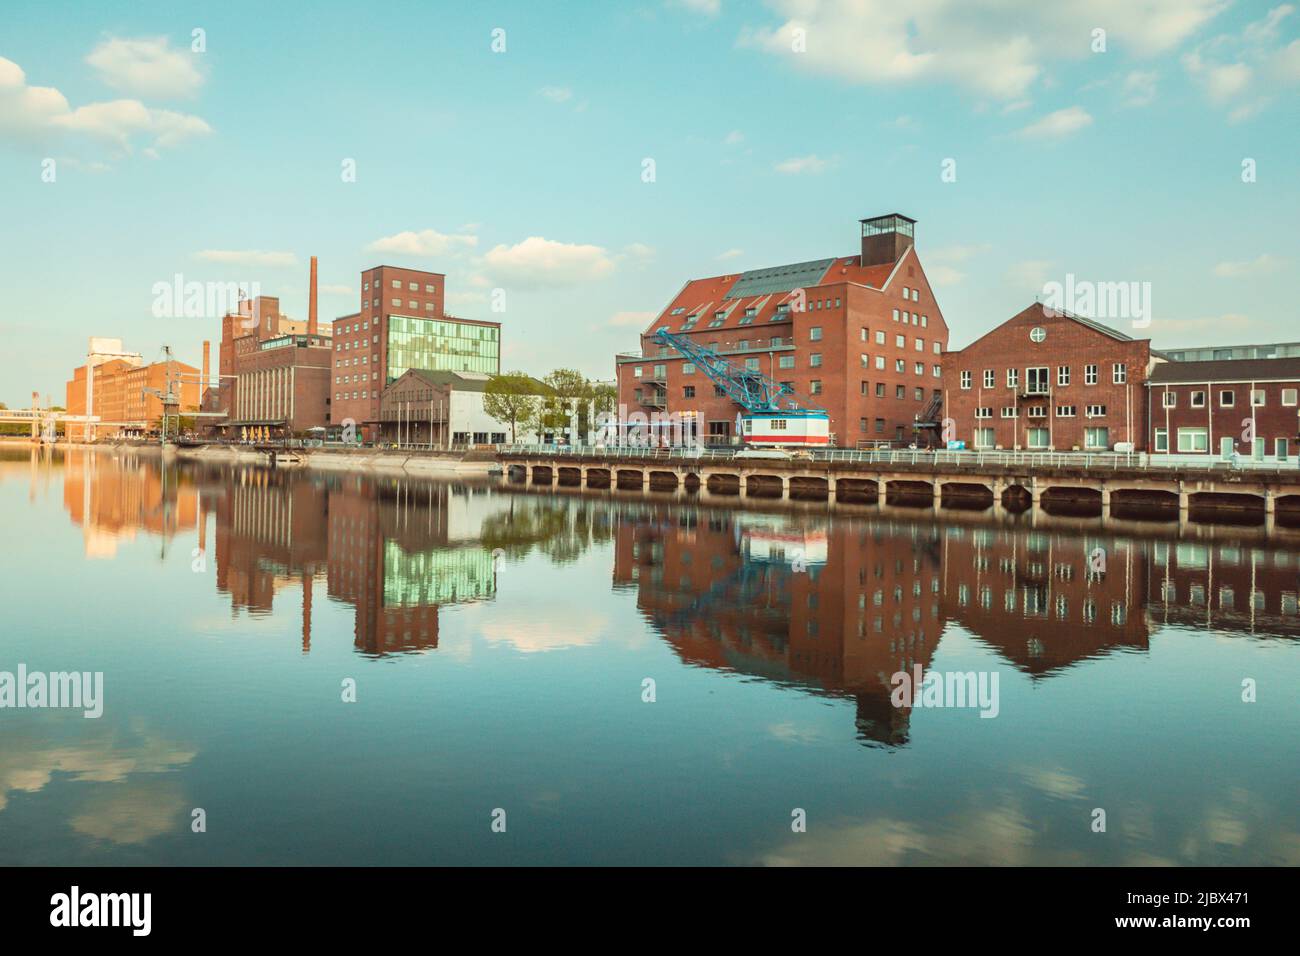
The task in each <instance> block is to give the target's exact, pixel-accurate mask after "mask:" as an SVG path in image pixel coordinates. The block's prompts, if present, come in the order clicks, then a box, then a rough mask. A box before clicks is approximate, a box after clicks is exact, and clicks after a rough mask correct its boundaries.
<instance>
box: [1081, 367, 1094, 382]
mask: <svg viewBox="0 0 1300 956" xmlns="http://www.w3.org/2000/svg"><path fill="white" fill-rule="evenodd" d="M1083 384H1084V385H1096V384H1097V366H1095V365H1085V366H1084V367H1083Z"/></svg>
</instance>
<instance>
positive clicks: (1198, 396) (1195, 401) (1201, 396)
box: [1192, 392, 1205, 408]
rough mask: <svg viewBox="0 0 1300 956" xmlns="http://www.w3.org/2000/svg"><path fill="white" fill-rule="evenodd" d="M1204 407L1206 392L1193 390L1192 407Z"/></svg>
mask: <svg viewBox="0 0 1300 956" xmlns="http://www.w3.org/2000/svg"><path fill="white" fill-rule="evenodd" d="M1204 407H1205V393H1204V392H1192V408H1204Z"/></svg>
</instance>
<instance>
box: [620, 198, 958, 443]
mask: <svg viewBox="0 0 1300 956" xmlns="http://www.w3.org/2000/svg"><path fill="white" fill-rule="evenodd" d="M884 218H886V219H893V218H895V217H884ZM897 218H898V219H899V220H900V223H899V226H900V229H899V231H897V232H895V231H892V230H891V231H889V232H886V233H884V234H876V235H873V236H871V237H870V238H868V237H867V236H866V231H867V230H866V223H872V222H879V221H880V220H864V221H863V222H864V238H863V245H862V249H863V253H862V254H860V255H857V256H850V257H844V258H835V259H826V260H817V261H815V262H810V263H798V264H794V265H790V266H782V267H778V268H776V269H767V270H755V271H753V272H746V273H738V274H737V273H733V274H730V275H722V276H715V277H712V278H708V279H695V280H692V281H690V282H688V283H687V284H686V285H685V286H684V287H683V288H682V290H681V291H680V292H678V294H677V295H676V296H675V297H674V298H673V299H672V301H671V302H669V303H668V305H667V306H666V307H665V308H664V309H663V311H662V312H661V313H660V314H659V315H658V316H656V318H655V320H654V321H653V322H652V323H651V324H650V326H649V327H648V328H647V329H646V330H645V331H644V332H643V333H642V335H641V349H640V351H639V352H636V353H631V354H622V355H619V356H617V357H616V360H615V364H616V377H617V387H618V400H619V403H620V404H621V405H623V406H625V407H626V410H627V412H629V413H634V412H639V413H641V414H646V415H649V414H652V413H654V412H660V413H665V412H666V413H670V414H672V413H680V414H683V415H686V416H692V417H694V419H695V420H696V421H697V423H698V429H699V435H700V438H701V439H702V440H704V441H706V442H709V443H719V444H721V443H729V442H731V441H732V439H733V438H734V436H735V435H736V416H737V414H738V413H741V412H742V411H743V410H742V409H741V407H740V406H739V405H737V404H736V403H735V402H733V401H732V400H731V399H730V398H728V397H726V396H725V395H720V394H718V391H719V390H718V389H717V388H716V387H715V385H714V383H713V382H712V380H711V379H709V377H708V376H707V375H705V374H704V373H703V372H701V371H700V370H699V369H696V368H694V366H693V365H692V364H691V363H689V362H688V361H687V360H686V359H685V358H684V357H683V356H682V355H681V354H680V353H678V352H677V351H676V349H672V348H665V347H661V346H659V345H658V344H657V343H655V342H654V335H655V333H656V332H657V331H658V330H659V329H660V328H667V329H668V330H669V331H670V332H673V333H676V334H680V335H683V336H685V337H687V338H689V339H690V340H691V341H693V342H695V343H696V344H698V345H701V346H706V347H708V348H711V349H713V350H714V351H716V352H718V353H719V354H720V355H722V356H723V357H725V358H726V359H728V360H729V361H731V362H733V363H735V364H737V365H745V364H747V363H748V364H749V366H750V367H751V368H754V369H757V370H758V371H760V372H762V373H763V374H765V375H767V376H768V377H769V378H772V379H774V380H776V381H778V382H788V383H789V384H790V385H791V386H792V387H793V389H794V391H795V392H796V393H797V394H798V395H800V396H802V397H803V398H804V399H805V405H811V406H815V407H821V408H824V409H826V411H827V412H828V413H829V416H830V431H831V435H832V436H833V442H834V444H836V445H839V446H841V447H856V446H861V445H868V444H876V443H886V442H887V443H892V444H899V443H910V442H912V441H913V440H915V433H914V428H913V426H914V424H915V422H916V421H917V419H918V418H919V417H921V416H922V415H923V413H924V412H925V411H926V410H927V408H928V407H929V405H930V403H931V401H932V400H933V399H934V398H935V397H936V393H937V392H938V390H939V388H940V384H941V380H940V355H941V353H942V350H943V349H944V348H946V347H947V343H948V327H947V324H946V323H945V322H944V319H943V313H942V312H941V311H940V309H939V304H938V302H937V301H936V299H935V297H934V293H933V291H932V290H931V288H930V283H929V281H928V280H927V279H926V276H925V270H924V268H923V267H922V265H921V262H920V259H919V258H918V256H917V254H916V250H915V248H914V247H913V246H912V235H911V225H910V224H911V223H912V220H909V219H906V217H897ZM904 224H906V225H904ZM904 229H905V230H906V232H905V233H904V232H903V231H902V230H904ZM894 256H897V258H893V257H894ZM877 260H881V261H877ZM800 280H802V281H800ZM771 288H775V289H776V291H766V290H767V289H771ZM801 306H802V308H801ZM692 318H693V321H692ZM692 369H694V370H693V371H692Z"/></svg>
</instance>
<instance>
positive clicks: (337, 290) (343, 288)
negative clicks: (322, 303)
mask: <svg viewBox="0 0 1300 956" xmlns="http://www.w3.org/2000/svg"><path fill="white" fill-rule="evenodd" d="M320 294H321V295H352V294H353V289H352V286H350V285H323V286H321V287H320Z"/></svg>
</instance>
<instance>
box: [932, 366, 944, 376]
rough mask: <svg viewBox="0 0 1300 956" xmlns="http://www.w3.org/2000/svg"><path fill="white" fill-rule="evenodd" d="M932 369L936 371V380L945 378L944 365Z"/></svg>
mask: <svg viewBox="0 0 1300 956" xmlns="http://www.w3.org/2000/svg"><path fill="white" fill-rule="evenodd" d="M930 368H931V369H933V370H934V377H935V378H943V366H942V365H931V366H930Z"/></svg>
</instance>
